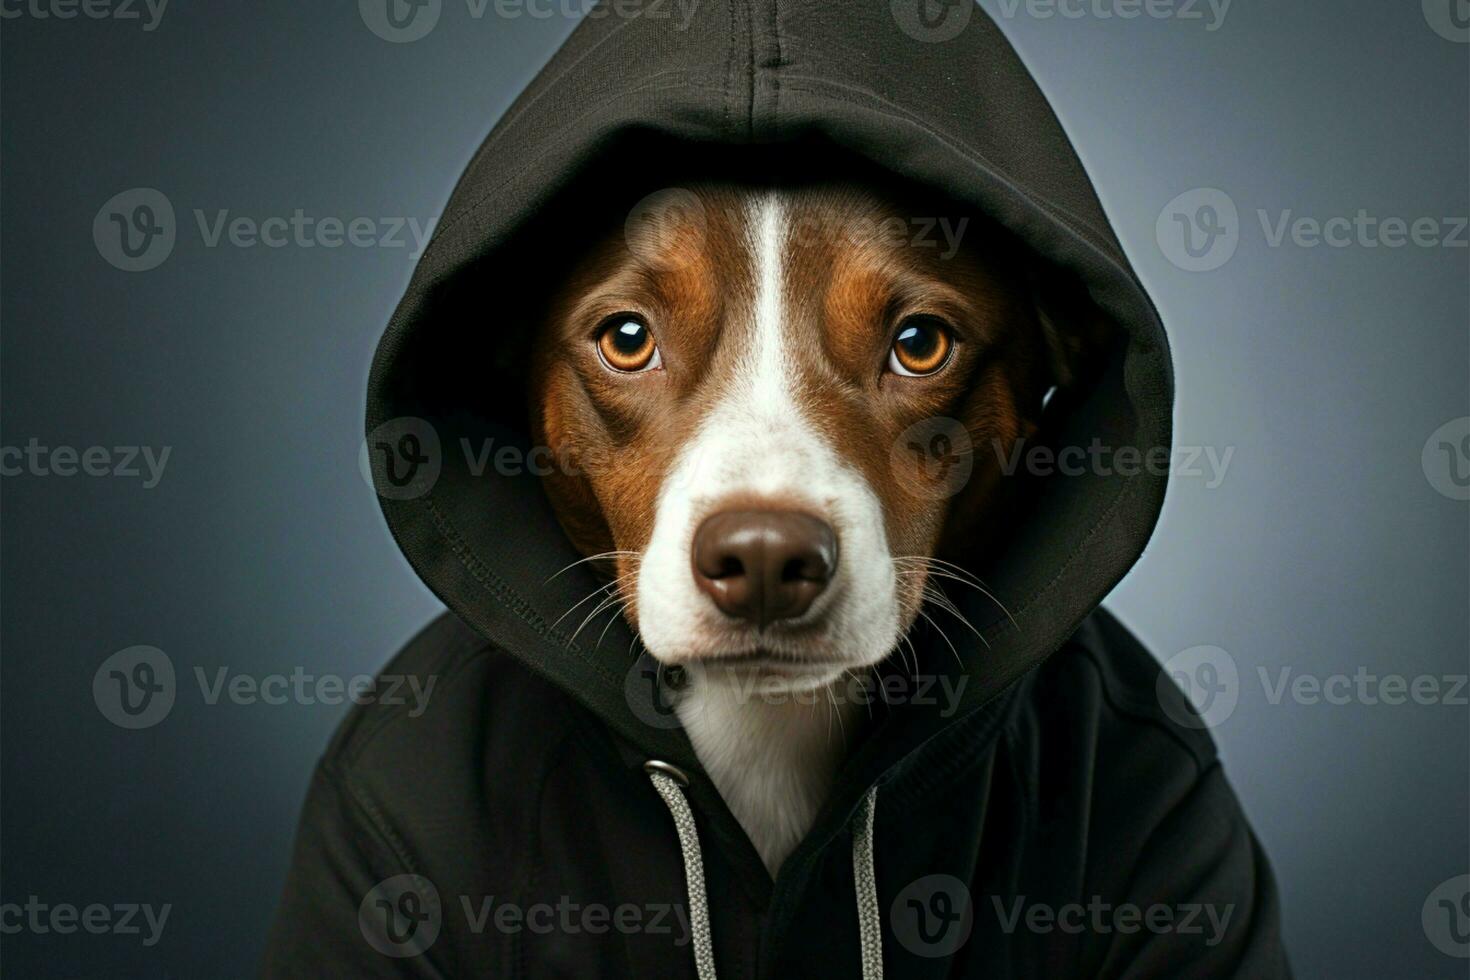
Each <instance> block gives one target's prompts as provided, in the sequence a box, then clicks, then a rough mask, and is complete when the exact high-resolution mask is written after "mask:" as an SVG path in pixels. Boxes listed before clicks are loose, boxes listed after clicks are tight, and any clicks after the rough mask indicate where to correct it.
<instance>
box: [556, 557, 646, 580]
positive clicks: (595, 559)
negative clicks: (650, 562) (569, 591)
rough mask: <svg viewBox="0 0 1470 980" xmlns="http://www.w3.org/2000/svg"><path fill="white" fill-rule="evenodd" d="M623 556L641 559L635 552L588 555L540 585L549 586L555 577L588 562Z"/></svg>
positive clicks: (560, 570)
mask: <svg viewBox="0 0 1470 980" xmlns="http://www.w3.org/2000/svg"><path fill="white" fill-rule="evenodd" d="M624 555H632V556H633V557H634V558H635V560H636V559H641V557H642V556H641V555H640V554H639V553H638V552H636V551H604V552H602V553H601V554H598V555H588V556H587V557H586V558H582V559H580V560H578V561H574V562H572V563H571V564H570V565H567V566H565V567H564V568H561V569H559V570H558V571H557V572H556V574H555V575H552V576H551V578H549V579H547V580H546V581H545V582H542V583H541V584H542V585H549V584H550V583H551V582H552V581H553V580H554V579H555V578H556V577H557V576H559V575H561V574H562V573H564V572H569V571H571V570H572V569H574V568H576V567H577V566H578V565H585V564H586V563H587V562H589V561H597V560H599V559H602V558H621V557H622V556H624Z"/></svg>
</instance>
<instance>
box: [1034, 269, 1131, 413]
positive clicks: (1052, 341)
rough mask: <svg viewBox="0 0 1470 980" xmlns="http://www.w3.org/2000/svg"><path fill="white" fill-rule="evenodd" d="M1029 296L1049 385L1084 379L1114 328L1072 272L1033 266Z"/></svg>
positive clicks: (1070, 385)
mask: <svg viewBox="0 0 1470 980" xmlns="http://www.w3.org/2000/svg"><path fill="white" fill-rule="evenodd" d="M1030 282H1031V297H1032V302H1033V304H1034V305H1035V308H1036V320H1037V323H1038V324H1039V325H1040V327H1041V334H1042V337H1043V338H1044V339H1045V341H1046V349H1047V357H1048V362H1049V366H1050V368H1051V384H1052V385H1054V386H1055V387H1057V388H1059V389H1063V390H1066V389H1070V388H1074V387H1076V386H1077V385H1078V384H1079V383H1081V382H1083V381H1084V380H1085V379H1086V377H1087V375H1088V373H1089V371H1090V368H1091V367H1092V366H1093V365H1096V364H1097V363H1098V362H1099V361H1100V360H1101V357H1102V354H1103V352H1104V349H1105V348H1106V347H1107V346H1108V344H1109V342H1110V341H1111V340H1112V337H1113V334H1114V329H1113V325H1112V324H1111V323H1110V322H1109V321H1108V319H1107V317H1106V316H1104V315H1103V313H1102V311H1101V310H1099V309H1098V308H1097V306H1096V304H1094V303H1093V302H1092V298H1091V297H1090V296H1089V295H1088V294H1087V288H1086V287H1085V286H1083V284H1082V281H1081V280H1080V279H1078V278H1077V277H1076V276H1075V275H1072V274H1070V273H1066V272H1062V271H1060V270H1057V269H1055V268H1051V267H1043V266H1041V265H1036V266H1033V267H1032V268H1031V270H1030Z"/></svg>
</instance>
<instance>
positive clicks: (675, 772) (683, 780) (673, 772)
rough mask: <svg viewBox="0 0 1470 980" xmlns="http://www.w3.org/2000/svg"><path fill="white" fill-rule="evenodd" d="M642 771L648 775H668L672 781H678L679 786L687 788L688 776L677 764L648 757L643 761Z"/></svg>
mask: <svg viewBox="0 0 1470 980" xmlns="http://www.w3.org/2000/svg"><path fill="white" fill-rule="evenodd" d="M643 771H644V772H646V773H648V774H649V775H653V774H654V773H660V774H662V775H665V776H668V777H669V778H670V779H672V780H673V781H674V782H676V783H678V784H679V786H680V787H681V788H687V787H688V786H689V776H688V775H687V774H686V773H685V772H684V770H683V769H680V768H679V767H678V766H673V765H670V764H669V763H667V762H662V761H660V760H658V759H649V760H648V761H647V762H645V763H643Z"/></svg>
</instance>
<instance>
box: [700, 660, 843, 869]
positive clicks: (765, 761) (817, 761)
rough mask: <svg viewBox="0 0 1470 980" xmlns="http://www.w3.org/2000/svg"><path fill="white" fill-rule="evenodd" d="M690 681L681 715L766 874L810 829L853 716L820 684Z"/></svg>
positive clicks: (717, 678) (706, 676)
mask: <svg viewBox="0 0 1470 980" xmlns="http://www.w3.org/2000/svg"><path fill="white" fill-rule="evenodd" d="M701 673H702V676H700V677H698V678H697V679H696V678H692V679H691V683H690V684H689V686H688V687H687V688H686V689H685V691H684V692H683V694H682V695H681V697H680V699H679V702H678V706H677V710H678V714H679V720H680V721H681V722H682V723H683V725H684V730H685V731H686V732H687V733H688V735H689V740H690V741H691V742H692V743H693V745H694V752H695V754H696V755H697V756H698V757H699V761H700V762H701V763H702V764H703V766H704V769H705V772H707V773H709V776H710V778H711V779H712V780H714V784H715V787H716V788H717V789H718V790H719V791H720V795H721V796H722V797H723V798H724V800H725V803H726V805H727V806H729V807H730V811H731V813H733V814H734V815H735V819H736V820H738V821H739V822H740V826H741V827H742V828H744V830H745V833H746V836H748V837H749V838H750V840H751V842H752V843H753V844H754V845H755V849H756V852H757V853H759V854H760V856H761V860H762V861H763V862H765V865H766V868H767V869H768V870H769V871H770V872H771V875H772V877H774V876H775V874H776V871H777V870H778V869H779V868H780V867H781V863H782V862H783V861H785V860H786V857H787V855H789V854H790V853H791V851H792V849H793V848H794V847H795V846H796V845H797V843H799V842H800V841H801V839H802V837H804V836H805V835H806V832H807V831H808V830H809V829H810V828H811V825H812V821H813V820H814V819H815V817H816V815H817V811H818V809H820V807H821V805H822V802H823V801H824V800H825V798H826V795H827V791H828V789H829V788H830V786H831V783H832V779H833V776H834V775H835V774H836V771H837V767H838V766H839V765H840V764H841V762H842V759H843V756H844V755H845V754H846V752H847V746H848V738H849V737H850V736H851V735H852V734H853V730H854V727H855V725H856V724H857V722H858V720H859V719H858V718H857V717H856V716H855V711H854V708H855V707H856V706H855V705H854V704H853V703H852V702H850V701H844V700H843V699H834V698H832V697H831V696H830V694H829V692H828V691H827V690H826V689H825V688H823V689H818V690H815V691H808V692H804V693H783V694H771V693H768V692H765V691H763V690H762V689H761V688H760V686H759V683H758V682H756V681H752V680H751V679H750V678H749V677H748V676H741V675H724V672H722V671H720V670H718V669H716V670H711V671H709V672H701Z"/></svg>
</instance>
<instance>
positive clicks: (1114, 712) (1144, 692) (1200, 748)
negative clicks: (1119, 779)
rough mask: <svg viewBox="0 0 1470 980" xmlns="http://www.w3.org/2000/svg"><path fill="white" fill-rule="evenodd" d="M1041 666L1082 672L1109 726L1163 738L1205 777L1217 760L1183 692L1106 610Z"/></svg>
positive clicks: (1204, 727)
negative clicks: (1137, 729) (1091, 678)
mask: <svg viewBox="0 0 1470 980" xmlns="http://www.w3.org/2000/svg"><path fill="white" fill-rule="evenodd" d="M1052 661H1053V662H1052V663H1050V664H1048V665H1046V666H1043V668H1042V672H1043V673H1045V672H1046V671H1047V670H1048V668H1053V669H1055V670H1058V671H1074V670H1083V671H1086V672H1088V673H1089V674H1091V675H1093V676H1094V677H1095V678H1096V683H1097V693H1098V695H1099V696H1100V698H1101V699H1102V703H1103V706H1104V708H1105V710H1106V713H1107V714H1108V715H1109V716H1110V717H1111V718H1112V719H1113V723H1114V724H1117V725H1123V726H1142V727H1144V728H1147V729H1149V730H1151V731H1153V732H1156V733H1157V734H1159V735H1162V736H1164V737H1165V738H1167V739H1168V740H1169V741H1170V742H1172V743H1173V744H1174V745H1175V746H1177V748H1178V750H1179V752H1180V753H1182V754H1183V755H1185V756H1187V757H1189V758H1190V759H1191V760H1193V763H1194V766H1195V768H1196V769H1197V770H1198V771H1200V772H1203V771H1204V770H1206V769H1208V768H1210V767H1211V766H1212V765H1214V764H1215V762H1216V761H1217V760H1218V752H1217V750H1216V747H1215V740H1214V739H1213V738H1211V736H1210V733H1209V729H1208V726H1207V725H1206V723H1205V722H1204V720H1203V719H1201V718H1200V716H1199V715H1198V713H1197V712H1196V711H1195V709H1194V707H1193V706H1192V705H1191V704H1190V702H1189V699H1188V698H1186V697H1185V695H1184V692H1182V691H1181V690H1179V687H1178V685H1177V684H1176V683H1175V682H1174V680H1173V678H1171V677H1170V676H1169V675H1168V674H1167V673H1166V672H1165V671H1164V668H1163V666H1162V665H1161V664H1160V662H1159V661H1158V660H1157V659H1156V658H1155V657H1154V655H1153V654H1152V653H1150V652H1149V651H1148V650H1147V649H1146V648H1145V647H1144V646H1143V644H1142V643H1141V642H1139V640H1138V638H1137V637H1135V636H1134V635H1133V633H1132V632H1130V631H1129V629H1128V628H1127V627H1126V626H1124V625H1123V624H1122V623H1121V622H1119V621H1118V619H1117V617H1115V616H1114V615H1113V614H1112V613H1110V612H1108V611H1107V610H1106V609H1103V608H1098V609H1097V610H1096V611H1094V612H1093V613H1092V615H1090V616H1088V617H1087V619H1086V620H1085V621H1084V622H1083V623H1082V626H1081V627H1080V628H1079V629H1078V630H1077V632H1076V634H1074V635H1073V637H1072V638H1071V639H1070V640H1069V641H1068V642H1067V643H1066V645H1065V646H1063V648H1062V649H1061V650H1060V651H1058V653H1057V654H1056V656H1054V657H1053V658H1052Z"/></svg>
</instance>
